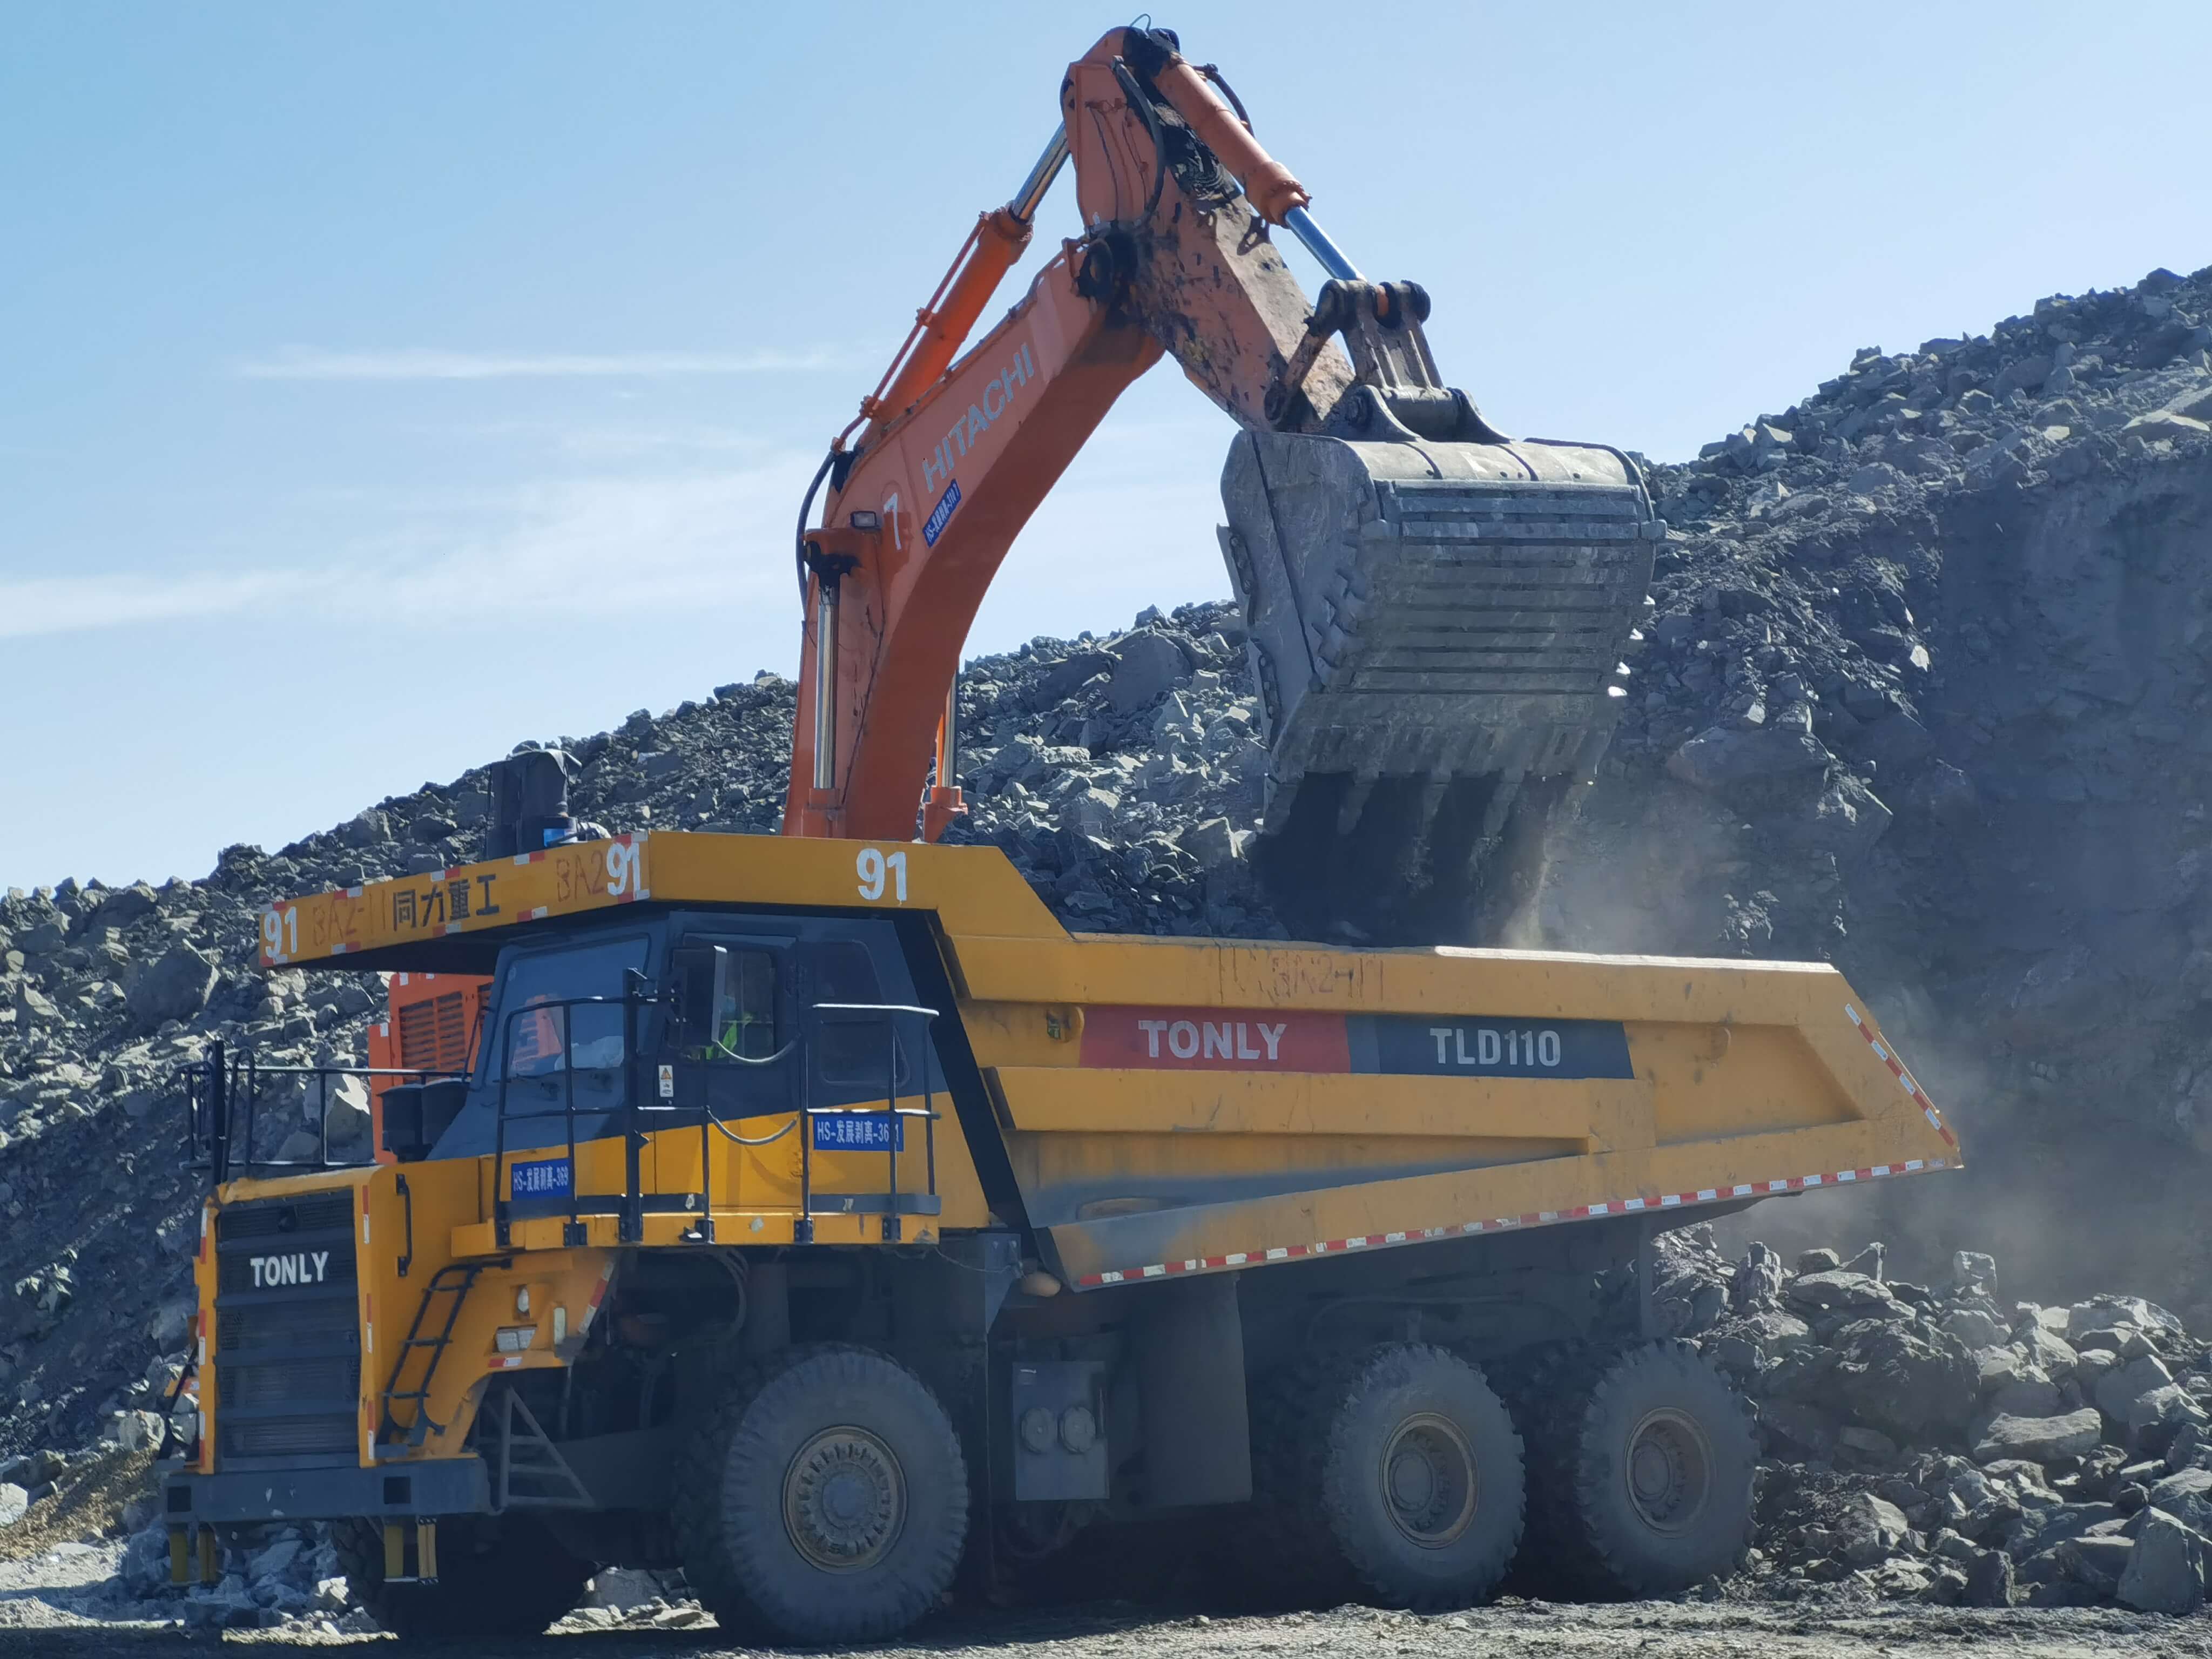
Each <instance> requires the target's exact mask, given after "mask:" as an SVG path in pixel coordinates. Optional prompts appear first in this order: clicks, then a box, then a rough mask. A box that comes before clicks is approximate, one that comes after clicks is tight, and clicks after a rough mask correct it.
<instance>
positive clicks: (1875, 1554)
mask: <svg viewBox="0 0 2212 1659" xmlns="http://www.w3.org/2000/svg"><path fill="white" fill-rule="evenodd" d="M1832 1530H1833V1531H1834V1533H1835V1534H1836V1541H1837V1553H1838V1554H1840V1555H1841V1556H1842V1557H1843V1558H1844V1560H1846V1561H1848V1562H1850V1564H1851V1565H1853V1566H1855V1567H1870V1566H1873V1565H1875V1563H1876V1562H1879V1561H1887V1559H1889V1558H1890V1557H1891V1556H1893V1555H1899V1554H1902V1553H1904V1552H1905V1549H1906V1548H1907V1547H1909V1546H1910V1545H1911V1541H1912V1523H1911V1522H1909V1521H1907V1520H1906V1519H1905V1511H1904V1510H1900V1509H1899V1508H1898V1507H1897V1505H1896V1504H1893V1503H1891V1502H1889V1501H1888V1500H1887V1498H1876V1497H1875V1495H1874V1494H1873V1493H1872V1492H1854V1493H1853V1494H1852V1495H1851V1497H1850V1498H1849V1499H1848V1500H1847V1501H1846V1502H1845V1504H1844V1507H1843V1509H1842V1510H1841V1511H1839V1512H1838V1515H1837V1516H1836V1518H1835V1521H1834V1522H1833V1523H1832Z"/></svg>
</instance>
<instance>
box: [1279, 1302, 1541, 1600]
mask: <svg viewBox="0 0 2212 1659" xmlns="http://www.w3.org/2000/svg"><path fill="white" fill-rule="evenodd" d="M1255 1405H1256V1418H1257V1422H1256V1427H1257V1430H1258V1434H1257V1436H1256V1440H1257V1443H1256V1444H1255V1447H1254V1453H1255V1456H1254V1460H1253V1462H1254V1468H1253V1476H1254V1485H1255V1496H1257V1497H1258V1498H1259V1499H1260V1502H1261V1515H1262V1517H1263V1528H1265V1530H1266V1531H1267V1532H1268V1533H1269V1534H1273V1536H1271V1537H1270V1538H1269V1539H1268V1541H1267V1542H1268V1547H1269V1549H1270V1553H1272V1554H1273V1555H1274V1556H1275V1557H1276V1559H1279V1561H1280V1562H1281V1564H1282V1565H1283V1566H1284V1567H1285V1569H1287V1571H1288V1572H1289V1573H1290V1574H1291V1578H1290V1580H1289V1583H1291V1587H1292V1588H1293V1589H1295V1591H1296V1592H1297V1594H1298V1595H1300V1596H1301V1597H1302V1598H1304V1599H1328V1598H1329V1597H1333V1596H1334V1595H1339V1594H1341V1593H1343V1592H1345V1591H1347V1590H1348V1591H1350V1592H1351V1593H1352V1594H1353V1595H1362V1596H1364V1597H1367V1598H1370V1599H1373V1600H1375V1601H1380V1602H1382V1603H1383V1604H1385V1605H1387V1606H1390V1607H1414V1608H1419V1609H1424V1610H1439V1609H1443V1608H1449V1607H1468V1606H1470V1605H1472V1604H1473V1603H1474V1602H1476V1601H1481V1600H1482V1599H1483V1598H1484V1597H1486V1596H1487V1595H1489V1594H1490V1593H1491V1592H1492V1590H1493V1589H1496V1588H1497V1585H1498V1580H1499V1579H1500V1578H1501V1577H1504V1573H1505V1570H1506V1567H1507V1566H1508V1565H1510V1563H1511V1561H1512V1559H1513V1552H1514V1550H1515V1549H1516V1547H1517V1546H1518V1545H1519V1543H1520V1541H1521V1520H1522V1465H1521V1437H1520V1436H1519V1435H1518V1434H1516V1433H1515V1432H1514V1429H1513V1422H1512V1419H1511V1418H1510V1417H1509V1416H1508V1415H1507V1414H1506V1411H1505V1407H1504V1405H1503V1404H1502V1403H1501V1402H1500V1401H1499V1400H1498V1396H1497V1395H1495V1394H1493V1393H1492V1391H1491V1389H1490V1385H1489V1384H1488V1383H1486V1382H1485V1381H1484V1380H1483V1376H1482V1373H1481V1372H1480V1371H1479V1370H1476V1369H1475V1368H1474V1366H1473V1365H1471V1364H1468V1362H1467V1361H1466V1360H1464V1359H1462V1358H1460V1357H1459V1356H1457V1355H1456V1354H1453V1353H1449V1352H1446V1351H1445V1350H1443V1349H1442V1348H1436V1347H1430V1346H1424V1345H1420V1344H1415V1343H1395V1344H1392V1345H1390V1346H1386V1347H1381V1348H1376V1349H1373V1350H1371V1351H1370V1352H1367V1353H1364V1354H1360V1355H1351V1356H1339V1357H1336V1358H1329V1359H1322V1360H1320V1361H1317V1362H1316V1363H1315V1364H1311V1365H1309V1366H1301V1367H1299V1368H1297V1370H1293V1371H1292V1372H1291V1373H1290V1374H1289V1376H1286V1377H1285V1378H1283V1379H1282V1380H1281V1382H1280V1383H1279V1384H1278V1385H1277V1386H1276V1387H1275V1388H1273V1389H1269V1390H1268V1391H1267V1393H1266V1394H1265V1395H1262V1397H1261V1399H1260V1400H1259V1401H1257V1402H1255Z"/></svg>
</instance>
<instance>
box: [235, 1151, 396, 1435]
mask: <svg viewBox="0 0 2212 1659" xmlns="http://www.w3.org/2000/svg"><path fill="white" fill-rule="evenodd" d="M215 1237H216V1304H215V1305H216V1341H215V1354H214V1362H215V1367H216V1400H215V1435H216V1461H217V1463H218V1465H219V1466H221V1465H228V1466H229V1467H232V1468H238V1467H240V1466H251V1464H252V1463H253V1462H256V1461H258V1460H262V1459H270V1458H281V1459H283V1460H286V1461H288V1462H293V1461H298V1460H300V1459H303V1458H306V1459H313V1460H316V1461H328V1462H352V1461H353V1460H354V1458H355V1456H356V1435H357V1434H358V1431H359V1422H360V1416H359V1413H360V1397H361V1330H360V1322H359V1319H358V1317H357V1314H356V1309H357V1306H358V1297H357V1295H356V1279H355V1264H354V1235H353V1193H352V1190H351V1189H350V1188H347V1189H344V1190H342V1191H338V1192H331V1193H310V1194H305V1195H303V1196H301V1197H297V1198H285V1199H268V1200H260V1201H258V1202H255V1203H250V1204H240V1205H235V1206H230V1207H228V1208H226V1209H222V1210H219V1211H217V1212H216V1222H215Z"/></svg>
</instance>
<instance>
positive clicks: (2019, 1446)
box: [1974, 1406, 2105, 1463]
mask: <svg viewBox="0 0 2212 1659" xmlns="http://www.w3.org/2000/svg"><path fill="white" fill-rule="evenodd" d="M2104 1437H2105V1419H2103V1417H2102V1416H2100V1414H2099V1413H2098V1411H2097V1408H2096V1407H2093V1406H2084V1407H2081V1410H2079V1411H2076V1412H2062V1413H2059V1415H2057V1416H2056V1417H1999V1418H1997V1419H1996V1420H1995V1421H1994V1422H1992V1423H1991V1424H1990V1425H1989V1427H1988V1428H1986V1429H1984V1431H1982V1437H1981V1438H1980V1439H1979V1440H1978V1441H1977V1442H1976V1443H1975V1445H1974V1461H1975V1462H1978V1463H1994V1462H1998V1461H1999V1460H2000V1459H2005V1458H2026V1459H2027V1460H2028V1461H2029V1462H2036V1463H2047V1462H2050V1461H2051V1459H2052V1458H2054V1457H2079V1456H2080V1455H2081V1454H2082V1453H2083V1452H2086V1451H2088V1450H2090V1449H2093V1448H2094V1447H2095V1446H2096V1445H2097V1444H2098V1443H2100V1442H2101V1441H2102V1440H2103V1439H2104Z"/></svg>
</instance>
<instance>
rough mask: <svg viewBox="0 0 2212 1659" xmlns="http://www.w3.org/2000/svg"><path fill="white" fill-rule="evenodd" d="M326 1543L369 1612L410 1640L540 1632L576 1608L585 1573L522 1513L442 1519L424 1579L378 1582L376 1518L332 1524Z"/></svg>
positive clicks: (380, 1560) (380, 1550)
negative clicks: (433, 1564) (430, 1579)
mask: <svg viewBox="0 0 2212 1659" xmlns="http://www.w3.org/2000/svg"><path fill="white" fill-rule="evenodd" d="M331 1544H332V1545H333V1546H334V1547H336V1548H337V1554H338V1562H339V1565H341V1566H343V1568H344V1569H345V1576H346V1584H347V1587H348V1589H350V1590H351V1592H352V1593H353V1595H355V1597H356V1599H357V1600H359V1601H360V1602H361V1604H362V1606H363V1607H367V1608H368V1613H369V1616H370V1617H371V1618H373V1619H374V1620H376V1622H377V1623H378V1624H380V1625H381V1626H383V1627H384V1628H385V1629H386V1630H387V1631H389V1632H391V1633H392V1635H394V1636H398V1637H401V1638H409V1639H423V1640H428V1639H433V1638H441V1637H493V1636H537V1635H540V1634H542V1633H543V1632H544V1629H545V1627H546V1626H548V1625H550V1624H551V1623H552V1622H553V1621H554V1620H556V1619H558V1618H559V1617H561V1615H562V1613H567V1612H568V1610H569V1609H570V1608H572V1607H574V1606H575V1605H576V1602H577V1601H578V1599H579V1598H580V1597H581V1596H582V1595H583V1593H584V1585H585V1583H586V1580H588V1579H589V1578H590V1577H591V1573H592V1566H591V1563H590V1562H588V1561H580V1560H578V1559H576V1558H575V1557H574V1556H573V1555H571V1554H569V1553H568V1552H567V1551H566V1550H564V1549H562V1547H561V1546H560V1545H559V1544H557V1543H556V1542H555V1541H554V1540H553V1537H552V1535H551V1534H550V1533H548V1532H547V1531H546V1530H545V1529H544V1528H543V1527H540V1526H538V1524H536V1523H535V1522H532V1521H530V1520H528V1519H526V1518H524V1517H521V1516H509V1517H507V1518H505V1519H501V1520H494V1519H489V1518H487V1519H483V1520H472V1519H469V1518H466V1517H462V1518H456V1519H453V1520H447V1521H443V1522H440V1523H439V1526H438V1578H437V1582H436V1583H428V1584H422V1583H398V1584H387V1583H385V1582H384V1523H383V1522H379V1521H340V1522H333V1523H332V1525H331Z"/></svg>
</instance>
